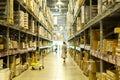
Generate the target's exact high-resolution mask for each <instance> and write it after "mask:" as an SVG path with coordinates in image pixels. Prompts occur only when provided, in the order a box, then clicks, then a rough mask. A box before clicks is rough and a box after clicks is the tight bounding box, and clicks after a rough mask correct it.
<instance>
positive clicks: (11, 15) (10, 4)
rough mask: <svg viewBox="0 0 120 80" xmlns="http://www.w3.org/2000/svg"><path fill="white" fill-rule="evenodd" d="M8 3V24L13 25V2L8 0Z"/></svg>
mask: <svg viewBox="0 0 120 80" xmlns="http://www.w3.org/2000/svg"><path fill="white" fill-rule="evenodd" d="M8 2H9V7H8V8H7V9H8V11H9V18H8V22H9V23H12V24H13V23H14V19H13V18H14V14H13V7H14V6H13V5H14V4H13V2H14V0H8Z"/></svg>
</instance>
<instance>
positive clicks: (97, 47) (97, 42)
mask: <svg viewBox="0 0 120 80" xmlns="http://www.w3.org/2000/svg"><path fill="white" fill-rule="evenodd" d="M92 49H93V50H99V41H97V40H93V42H92Z"/></svg>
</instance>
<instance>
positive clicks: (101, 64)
mask: <svg viewBox="0 0 120 80" xmlns="http://www.w3.org/2000/svg"><path fill="white" fill-rule="evenodd" d="M101 14H102V0H101V1H100V15H101ZM102 49H103V22H102V20H100V55H101V57H102ZM100 72H101V73H102V72H103V61H102V59H100Z"/></svg>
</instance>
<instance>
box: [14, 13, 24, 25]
mask: <svg viewBox="0 0 120 80" xmlns="http://www.w3.org/2000/svg"><path fill="white" fill-rule="evenodd" d="M14 20H15V21H14V24H16V25H19V26H20V27H24V12H23V11H14Z"/></svg>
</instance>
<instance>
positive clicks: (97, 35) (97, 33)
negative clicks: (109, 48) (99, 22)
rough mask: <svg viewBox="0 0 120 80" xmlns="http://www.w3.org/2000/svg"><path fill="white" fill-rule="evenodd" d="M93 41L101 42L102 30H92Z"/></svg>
mask: <svg viewBox="0 0 120 80" xmlns="http://www.w3.org/2000/svg"><path fill="white" fill-rule="evenodd" d="M92 40H97V41H99V40H100V30H99V29H95V30H92Z"/></svg>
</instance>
